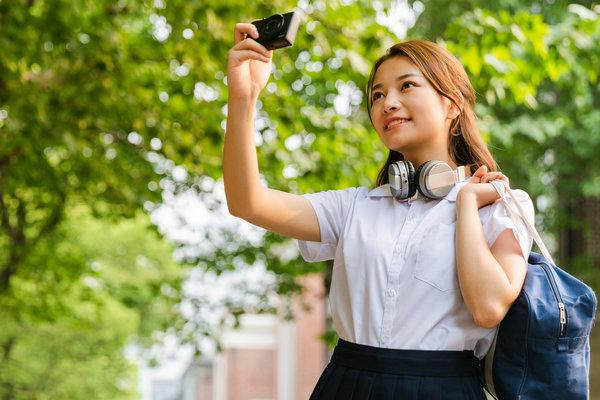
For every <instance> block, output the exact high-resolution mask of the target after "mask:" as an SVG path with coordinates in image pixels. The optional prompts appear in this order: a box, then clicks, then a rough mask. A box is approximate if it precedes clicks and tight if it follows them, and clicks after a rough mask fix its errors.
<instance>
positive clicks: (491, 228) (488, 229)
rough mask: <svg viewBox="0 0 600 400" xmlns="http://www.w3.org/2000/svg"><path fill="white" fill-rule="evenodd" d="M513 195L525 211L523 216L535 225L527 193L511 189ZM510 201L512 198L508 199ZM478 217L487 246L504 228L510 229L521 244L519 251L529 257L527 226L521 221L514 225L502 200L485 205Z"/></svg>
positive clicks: (531, 239)
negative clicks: (516, 225)
mask: <svg viewBox="0 0 600 400" xmlns="http://www.w3.org/2000/svg"><path fill="white" fill-rule="evenodd" d="M513 192H514V194H515V197H516V198H517V200H518V201H519V204H520V205H521V206H522V207H523V210H524V211H525V214H526V215H525V217H526V218H527V220H528V221H529V222H530V223H531V224H532V225H534V226H535V220H534V219H535V218H534V216H535V215H534V214H535V211H534V208H533V202H532V201H531V198H530V197H529V195H528V194H527V193H526V192H524V191H522V190H513ZM509 201H510V202H512V200H509ZM480 213H481V214H480V217H481V221H482V225H483V232H484V234H485V239H486V242H487V244H488V246H489V247H492V246H493V245H494V243H495V242H496V239H498V236H500V234H501V233H502V232H504V230H506V229H511V230H512V231H513V234H514V235H515V238H516V239H517V241H518V242H519V245H520V246H521V251H522V252H523V257H524V258H525V260H527V259H528V258H529V252H530V251H531V245H532V243H533V238H532V237H531V235H530V234H529V231H528V230H527V226H526V225H525V224H524V223H523V222H521V223H520V224H519V226H518V227H515V226H514V224H513V222H512V220H511V219H510V217H509V216H508V214H507V212H506V209H505V208H504V205H503V204H502V202H500V201H497V202H496V203H494V204H492V205H490V206H489V207H485V208H483V209H481V210H480Z"/></svg>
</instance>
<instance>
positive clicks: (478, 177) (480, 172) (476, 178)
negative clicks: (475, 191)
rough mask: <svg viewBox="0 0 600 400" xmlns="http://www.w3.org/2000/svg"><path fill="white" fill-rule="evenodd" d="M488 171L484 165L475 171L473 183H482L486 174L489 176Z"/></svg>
mask: <svg viewBox="0 0 600 400" xmlns="http://www.w3.org/2000/svg"><path fill="white" fill-rule="evenodd" d="M487 171H488V169H487V166H486V165H482V166H481V167H479V168H477V171H475V173H474V174H473V178H472V179H471V181H472V182H473V183H480V182H481V178H483V177H484V176H485V174H487Z"/></svg>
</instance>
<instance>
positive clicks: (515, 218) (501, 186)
mask: <svg viewBox="0 0 600 400" xmlns="http://www.w3.org/2000/svg"><path fill="white" fill-rule="evenodd" d="M490 183H491V184H492V186H494V188H495V189H496V191H497V192H498V194H499V195H500V200H501V201H502V204H504V208H505V209H506V213H507V214H508V216H509V217H510V219H511V220H512V222H513V224H514V225H515V229H517V230H519V226H521V224H519V219H520V220H521V221H522V222H523V223H524V224H525V226H526V227H527V230H528V231H529V234H530V235H531V237H532V238H533V240H534V241H535V243H536V244H537V245H538V247H539V248H540V250H541V252H542V255H543V256H544V257H545V258H546V260H548V261H550V263H551V264H553V265H556V264H555V263H554V260H553V259H552V256H551V255H550V252H549V251H548V248H547V247H546V245H545V244H544V242H543V241H542V238H541V236H540V234H539V233H538V231H537V229H535V226H533V224H532V223H531V222H529V220H528V219H527V218H525V215H526V213H525V211H524V210H523V206H521V204H519V201H518V200H517V197H516V196H515V194H514V192H513V191H512V189H511V188H510V187H509V186H508V183H507V182H506V181H503V180H501V179H496V180H494V181H491V182H490ZM507 193H508V195H509V196H510V198H511V200H512V203H513V204H514V206H513V205H512V204H511V203H509V201H508V198H507V196H506V194H507ZM515 206H516V209H515ZM525 261H527V260H525Z"/></svg>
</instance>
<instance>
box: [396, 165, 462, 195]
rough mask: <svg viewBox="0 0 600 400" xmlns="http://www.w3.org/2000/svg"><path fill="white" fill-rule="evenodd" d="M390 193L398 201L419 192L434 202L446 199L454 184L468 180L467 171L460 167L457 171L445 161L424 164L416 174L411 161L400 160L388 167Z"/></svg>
mask: <svg viewBox="0 0 600 400" xmlns="http://www.w3.org/2000/svg"><path fill="white" fill-rule="evenodd" d="M388 177H389V182H390V191H391V192H392V195H393V196H394V197H395V198H396V199H398V200H405V199H408V198H410V197H413V196H414V195H415V193H416V192H417V190H418V191H419V193H420V194H421V195H422V196H424V197H426V198H428V199H432V200H437V199H441V198H443V197H445V196H446V195H447V194H448V193H450V190H452V188H453V187H454V184H456V183H458V182H462V181H464V180H465V179H467V170H466V168H465V167H464V166H460V167H458V168H456V169H455V170H453V169H452V167H450V166H449V165H448V164H446V163H445V162H443V161H437V160H431V161H427V162H425V163H423V164H422V165H421V166H420V167H419V168H418V169H417V171H416V172H415V168H414V167H413V165H412V163H411V162H410V161H406V160H400V161H396V162H395V163H393V164H391V165H390V166H389V167H388Z"/></svg>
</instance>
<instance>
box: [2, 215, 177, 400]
mask: <svg viewBox="0 0 600 400" xmlns="http://www.w3.org/2000/svg"><path fill="white" fill-rule="evenodd" d="M149 225H150V221H149V219H148V216H147V215H144V214H141V213H138V214H137V216H136V217H134V218H130V219H128V220H124V221H121V222H114V221H111V220H107V219H102V218H96V217H94V216H92V215H91V212H90V210H89V208H88V207H84V206H78V207H74V208H68V209H67V210H66V212H65V217H64V218H63V220H62V222H61V223H60V224H58V226H57V227H56V229H55V230H54V231H53V232H52V234H48V235H46V236H45V237H44V238H42V239H41V240H40V241H39V242H38V244H37V245H36V247H35V248H33V249H32V250H31V252H30V254H28V260H30V262H31V264H29V265H30V266H31V268H27V269H25V268H22V269H21V270H20V271H19V274H18V275H16V276H13V279H12V280H11V288H10V293H9V294H6V295H4V296H2V298H0V310H1V311H0V326H2V329H1V330H0V359H1V360H2V362H0V398H3V399H83V398H94V399H121V398H123V399H125V398H135V394H136V387H137V377H136V370H137V368H136V365H135V364H134V362H133V360H131V361H130V360H127V359H126V358H125V355H124V348H125V346H126V345H127V344H130V343H131V342H132V340H133V342H134V343H135V344H137V345H138V346H140V345H142V346H143V345H144V343H149V342H150V341H151V338H152V333H153V332H154V331H155V330H157V329H163V330H164V329H166V327H168V326H170V325H171V324H173V321H174V320H176V319H177V311H176V308H175V305H176V304H177V303H178V302H179V301H180V299H179V298H178V296H179V289H178V288H179V287H180V285H181V280H182V274H181V268H180V266H179V265H178V264H177V263H175V262H174V261H173V259H172V256H171V254H172V248H171V245H170V244H169V243H167V242H166V241H165V240H164V239H162V238H161V237H159V236H158V235H157V234H156V232H155V231H154V230H153V229H148V228H149ZM34 267H35V268H34Z"/></svg>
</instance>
